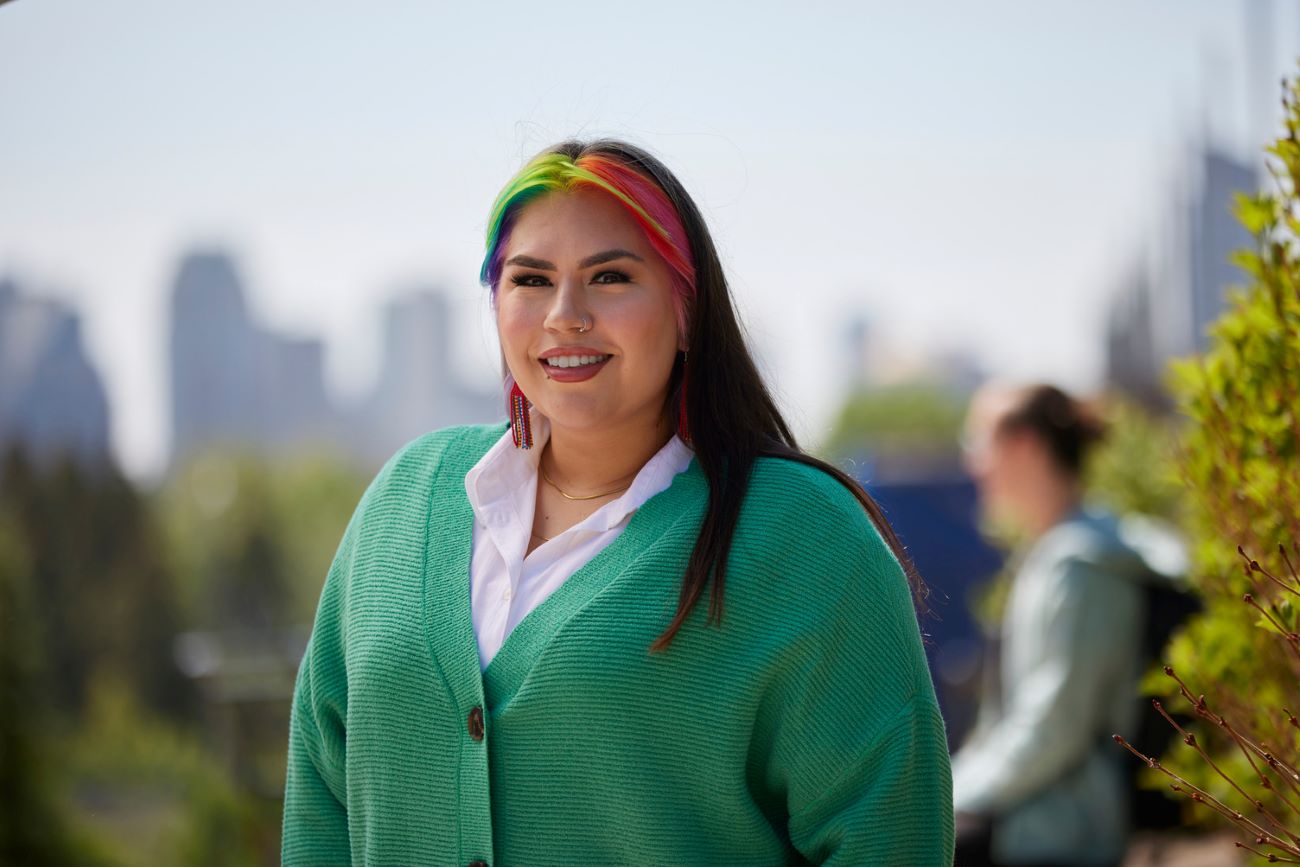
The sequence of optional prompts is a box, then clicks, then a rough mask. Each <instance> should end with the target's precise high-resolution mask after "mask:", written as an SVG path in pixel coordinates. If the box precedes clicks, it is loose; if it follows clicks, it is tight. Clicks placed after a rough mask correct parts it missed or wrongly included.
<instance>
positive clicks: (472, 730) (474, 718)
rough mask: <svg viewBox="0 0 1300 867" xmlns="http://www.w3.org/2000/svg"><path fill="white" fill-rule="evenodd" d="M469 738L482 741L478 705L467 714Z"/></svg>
mask: <svg viewBox="0 0 1300 867" xmlns="http://www.w3.org/2000/svg"><path fill="white" fill-rule="evenodd" d="M469 736H470V737H471V738H473V739H474V740H476V741H481V740H483V708H481V707H479V706H478V705H474V707H473V709H471V710H470V712H469ZM475 864H482V865H483V867H487V864H486V863H484V862H482V861H475V862H474V864H471V865H470V867H474V865H475Z"/></svg>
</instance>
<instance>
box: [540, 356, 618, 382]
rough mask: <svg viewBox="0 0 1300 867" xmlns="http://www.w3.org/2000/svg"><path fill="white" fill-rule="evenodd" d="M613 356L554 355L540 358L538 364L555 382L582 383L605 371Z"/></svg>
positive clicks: (547, 376) (548, 377)
mask: <svg viewBox="0 0 1300 867" xmlns="http://www.w3.org/2000/svg"><path fill="white" fill-rule="evenodd" d="M613 357H614V356H612V355H596V354H591V355H587V354H583V355H552V356H550V357H549V358H539V359H538V363H540V364H541V365H542V370H543V371H544V372H545V373H546V378H547V379H549V380H552V381H553V382H582V381H584V380H587V379H591V378H592V377H593V376H595V375H596V374H598V373H600V372H601V371H602V370H604V369H605V365H606V364H608V363H609V360H610V359H611V358H613Z"/></svg>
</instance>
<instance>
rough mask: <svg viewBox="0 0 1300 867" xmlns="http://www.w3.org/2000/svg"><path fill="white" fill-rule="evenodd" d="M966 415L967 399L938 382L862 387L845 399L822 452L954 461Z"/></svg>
mask: <svg viewBox="0 0 1300 867" xmlns="http://www.w3.org/2000/svg"><path fill="white" fill-rule="evenodd" d="M965 413H966V399H965V397H964V396H962V395H958V394H956V393H954V392H953V390H952V389H950V388H948V387H946V386H943V385H939V384H934V383H927V382H915V383H908V384H900V385H891V386H885V387H881V388H871V389H862V390H859V391H856V392H854V393H853V394H851V395H850V396H849V397H848V398H847V399H846V400H845V402H844V406H843V408H841V410H840V413H839V416H838V418H837V419H836V421H835V424H834V425H833V426H832V428H831V432H830V435H829V436H828V437H827V439H826V442H825V443H823V444H822V446H821V451H822V452H824V453H825V454H828V455H831V456H832V457H843V456H846V455H851V454H853V453H855V452H857V451H860V450H863V449H866V450H869V451H873V452H901V451H913V452H923V453H927V454H932V453H937V454H945V455H949V456H952V457H954V458H955V456H956V454H957V452H958V443H959V440H960V434H961V425H962V420H963V418H964V417H965Z"/></svg>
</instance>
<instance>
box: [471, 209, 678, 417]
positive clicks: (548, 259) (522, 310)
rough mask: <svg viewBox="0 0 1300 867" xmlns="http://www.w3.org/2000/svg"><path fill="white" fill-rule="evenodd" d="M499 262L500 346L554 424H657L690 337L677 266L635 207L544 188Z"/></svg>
mask: <svg viewBox="0 0 1300 867" xmlns="http://www.w3.org/2000/svg"><path fill="white" fill-rule="evenodd" d="M502 263H503V264H502V269H501V279H500V282H499V283H498V284H497V292H496V316H497V332H498V334H499V336H500V339H501V348H502V351H503V352H504V354H505V359H506V364H507V366H508V367H509V368H510V372H511V374H513V375H514V378H515V381H516V382H518V383H519V387H520V388H521V389H522V390H523V392H524V394H525V395H526V396H527V397H528V399H529V400H530V401H532V403H533V405H534V407H536V409H537V410H538V412H540V413H541V414H542V415H544V416H546V418H547V419H549V420H550V422H551V425H552V427H553V428H569V429H574V430H584V431H591V430H596V429H600V428H602V427H604V428H609V429H615V428H619V427H623V426H626V425H646V426H649V427H655V426H657V425H660V424H661V423H662V422H663V420H664V405H665V401H666V399H667V392H668V377H669V374H670V373H671V372H672V367H673V361H674V359H675V356H676V353H677V350H678V349H679V347H681V346H682V338H681V337H680V335H678V333H677V317H676V315H675V312H674V308H673V292H672V272H671V270H670V269H669V267H668V264H667V263H666V262H664V261H663V259H661V258H660V257H659V255H658V254H657V253H655V251H654V249H653V248H652V247H651V246H650V244H649V242H648V241H647V240H646V237H645V234H644V232H643V230H642V229H641V227H640V225H639V224H638V223H637V222H636V221H635V220H634V219H633V217H632V216H631V215H630V214H629V213H628V211H627V210H626V208H625V207H624V206H623V205H622V204H620V203H619V202H618V201H617V200H615V199H614V198H613V197H612V196H610V195H608V194H606V193H604V192H601V191H598V190H590V189H586V190H584V189H580V190H577V191H574V192H564V193H549V194H546V195H544V196H542V197H541V198H539V199H536V200H534V201H532V202H530V203H529V204H527V205H525V206H524V207H523V208H522V209H521V210H520V212H519V214H518V216H517V218H516V219H515V222H514V226H513V228H512V230H511V232H510V236H509V239H508V240H507V242H506V246H505V250H504V251H503V255H502ZM582 328H587V330H585V331H580V330H579V329H582Z"/></svg>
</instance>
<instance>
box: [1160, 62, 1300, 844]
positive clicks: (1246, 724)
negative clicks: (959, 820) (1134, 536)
mask: <svg viewBox="0 0 1300 867" xmlns="http://www.w3.org/2000/svg"><path fill="white" fill-rule="evenodd" d="M1297 100H1300V89H1297V87H1296V86H1294V85H1293V86H1292V88H1291V90H1290V97H1289V99H1288V100H1286V106H1287V122H1286V124H1287V125H1286V134H1285V135H1284V137H1283V138H1282V139H1281V140H1280V141H1278V142H1277V143H1276V144H1275V145H1274V146H1272V147H1271V148H1270V149H1269V152H1270V153H1271V154H1272V158H1273V162H1272V170H1273V174H1274V178H1275V180H1276V191H1275V192H1274V193H1273V194H1270V195H1259V196H1242V197H1240V199H1239V204H1238V215H1239V217H1240V219H1241V220H1242V222H1243V224H1244V225H1245V226H1246V227H1247V229H1249V230H1250V232H1251V233H1252V234H1253V235H1254V237H1255V240H1256V249H1255V250H1254V251H1250V252H1243V253H1241V254H1239V255H1238V256H1237V258H1236V261H1237V262H1238V264H1240V265H1241V266H1242V268H1243V269H1244V270H1245V272H1246V273H1247V275H1248V276H1249V285H1248V287H1247V288H1246V289H1245V290H1244V291H1237V292H1234V293H1233V295H1232V298H1231V306H1230V309H1229V311H1228V312H1227V313H1225V314H1224V316H1223V317H1222V318H1221V319H1220V320H1219V321H1218V322H1217V323H1216V324H1215V325H1214V326H1213V328H1212V337H1211V343H1210V347H1209V349H1208V351H1207V352H1206V353H1205V354H1204V355H1203V356H1201V357H1197V358H1193V359H1190V360H1186V361H1182V362H1179V363H1178V364H1177V365H1176V366H1175V368H1174V370H1173V387H1174V391H1175V393H1176V396H1177V398H1178V401H1179V404H1180V407H1181V409H1182V411H1183V412H1184V413H1185V414H1186V415H1187V416H1188V419H1189V421H1190V425H1189V427H1188V430H1187V432H1186V435H1185V437H1184V438H1183V443H1182V455H1181V463H1182V467H1183V470H1184V472H1185V476H1186V482H1187V489H1188V494H1189V499H1188V503H1187V507H1188V514H1187V526H1188V527H1189V529H1190V532H1191V534H1192V537H1193V541H1194V550H1193V557H1194V562H1195V576H1194V577H1195V581H1196V583H1197V585H1198V587H1199V589H1200V590H1201V592H1202V593H1203V594H1204V597H1205V603H1206V611H1205V613H1204V614H1203V615H1202V616H1200V617H1198V618H1197V619H1195V620H1194V621H1193V622H1192V623H1191V625H1190V626H1189V627H1188V628H1187V629H1186V630H1185V631H1184V632H1183V634H1182V635H1181V636H1179V637H1178V638H1176V639H1175V641H1174V643H1173V646H1172V647H1171V649H1170V652H1169V659H1170V663H1171V664H1172V666H1173V667H1174V669H1175V670H1176V672H1177V673H1178V674H1179V675H1180V676H1181V677H1182V678H1183V680H1184V681H1186V682H1187V684H1188V685H1189V687H1190V688H1191V689H1192V690H1193V691H1194V692H1196V693H1198V694H1199V693H1204V694H1205V696H1206V699H1207V700H1208V702H1209V706H1210V707H1211V708H1212V709H1213V710H1214V711H1215V712H1217V713H1219V714H1222V715H1223V716H1225V717H1227V718H1228V719H1229V720H1230V721H1231V723H1232V725H1234V726H1235V727H1237V728H1238V729H1240V730H1242V731H1248V732H1251V733H1252V734H1253V735H1254V736H1255V737H1257V738H1259V739H1260V740H1262V741H1264V742H1266V743H1268V744H1270V745H1271V746H1272V748H1273V749H1275V750H1276V751H1277V753H1278V755H1279V757H1281V756H1286V757H1287V759H1288V760H1289V761H1294V759H1295V757H1296V756H1297V754H1298V753H1300V729H1298V728H1297V727H1295V726H1294V725H1293V722H1294V721H1290V722H1289V721H1288V719H1287V715H1286V713H1285V712H1284V710H1283V708H1289V709H1290V710H1291V711H1296V710H1297V709H1298V708H1300V686H1298V679H1300V664H1297V658H1298V657H1297V655H1296V654H1293V653H1289V652H1288V650H1287V643H1286V642H1285V641H1282V640H1279V636H1278V635H1277V633H1276V632H1275V631H1273V630H1272V628H1271V627H1269V624H1267V623H1266V622H1265V621H1264V619H1263V617H1262V616H1261V613H1260V612H1259V611H1258V610H1256V609H1254V608H1251V607H1248V605H1246V604H1243V594H1244V593H1247V592H1251V593H1253V594H1254V595H1255V598H1256V601H1257V602H1259V603H1260V604H1261V605H1263V606H1264V607H1265V609H1268V608H1270V607H1272V610H1273V611H1274V613H1275V614H1277V613H1282V614H1283V615H1286V612H1288V611H1290V610H1291V609H1290V605H1291V603H1292V602H1294V601H1300V600H1289V601H1286V600H1285V599H1284V597H1287V596H1290V595H1293V594H1291V593H1289V592H1288V591H1286V590H1284V589H1283V588H1282V587H1281V586H1279V585H1277V584H1275V583H1274V582H1272V581H1266V580H1263V579H1262V577H1260V575H1259V573H1251V572H1250V570H1249V569H1245V570H1243V567H1244V562H1243V559H1242V558H1241V556H1240V555H1239V554H1238V553H1237V547H1238V546H1239V545H1240V546H1242V547H1243V548H1244V549H1245V551H1246V552H1247V553H1248V554H1249V556H1250V557H1252V558H1255V559H1257V560H1258V561H1260V563H1262V564H1265V566H1266V567H1268V568H1271V569H1272V571H1273V572H1274V573H1276V574H1278V575H1284V576H1289V575H1290V572H1289V570H1288V568H1287V566H1286V564H1285V558H1284V557H1283V556H1282V553H1281V552H1283V551H1285V552H1288V553H1289V556H1290V558H1291V560H1292V562H1297V561H1298V560H1300V556H1298V555H1300V547H1297V545H1298V544H1300V250H1298V249H1297V243H1298V239H1300V199H1298V198H1297V182H1298V181H1300V140H1298V137H1297V136H1298V134H1300V107H1298V106H1297ZM1297 565H1300V562H1297ZM1284 601H1286V604H1283V602H1284ZM1274 606H1276V607H1274ZM1283 620H1284V622H1286V623H1288V624H1289V627H1290V628H1291V629H1294V628H1295V626H1294V615H1293V613H1292V614H1290V615H1289V616H1283ZM1261 627H1262V628H1261ZM1149 685H1150V686H1151V687H1152V688H1153V689H1159V690H1160V691H1162V692H1164V693H1166V694H1168V695H1171V696H1176V695H1177V694H1178V692H1177V686H1176V685H1175V684H1173V683H1172V682H1171V681H1170V680H1168V679H1167V678H1165V677H1163V676H1159V675H1157V676H1155V677H1153V679H1152V680H1151V682H1150V684H1149ZM1170 706H1171V708H1173V709H1175V710H1180V711H1181V710H1185V709H1186V705H1185V704H1184V703H1183V702H1182V701H1180V700H1174V701H1171V702H1170ZM1206 728H1210V729H1216V728H1221V727H1220V726H1217V725H1216V726H1207V727H1206ZM1199 734H1200V737H1199V739H1198V740H1199V743H1200V745H1201V746H1202V747H1203V748H1204V749H1205V750H1206V752H1207V754H1208V755H1209V756H1210V757H1211V758H1212V759H1213V761H1214V762H1215V763H1216V764H1218V765H1219V767H1220V768H1222V769H1223V771H1224V772H1225V773H1226V774H1227V776H1229V777H1231V778H1232V779H1233V780H1235V781H1236V782H1237V783H1240V784H1242V785H1243V786H1244V787H1246V788H1247V789H1248V790H1250V791H1251V792H1252V798H1253V797H1258V798H1260V799H1261V800H1262V802H1263V803H1264V804H1265V805H1266V807H1267V808H1269V809H1272V810H1273V811H1275V813H1276V814H1278V815H1287V816H1290V817H1291V818H1292V819H1295V818H1296V814H1294V813H1292V812H1291V809H1290V808H1289V807H1287V806H1286V805H1285V804H1283V803H1282V802H1281V801H1280V799H1279V795H1278V794H1277V792H1276V790H1275V789H1263V788H1261V787H1260V785H1258V782H1257V779H1256V777H1257V775H1256V773H1255V772H1254V770H1253V769H1252V768H1251V767H1250V765H1249V764H1248V763H1247V760H1246V758H1245V757H1244V755H1243V753H1242V751H1241V750H1240V749H1238V747H1237V746H1236V745H1235V744H1234V743H1233V742H1232V741H1231V740H1229V739H1227V738H1224V737H1221V736H1216V735H1214V734H1209V735H1208V736H1207V732H1205V731H1201V732H1199ZM1168 758H1169V764H1170V765H1171V766H1172V767H1176V768H1177V770H1178V772H1179V773H1180V774H1181V775H1182V776H1184V777H1185V778H1186V779H1188V780H1189V781H1191V782H1192V783H1193V784H1195V785H1196V786H1199V787H1201V788H1202V789H1204V790H1205V791H1206V792H1208V793H1210V794H1211V795H1212V796H1213V797H1215V798H1218V799H1219V800H1221V801H1223V802H1224V803H1226V804H1229V805H1231V806H1233V807H1234V808H1236V809H1241V810H1243V811H1244V812H1245V813H1246V814H1248V815H1252V816H1253V815H1256V811H1255V810H1254V809H1252V807H1251V805H1250V803H1249V802H1248V801H1247V800H1246V799H1245V798H1244V797H1243V796H1242V793H1241V792H1240V791H1238V790H1237V789H1236V788H1234V786H1233V785H1232V784H1230V783H1229V782H1228V781H1227V780H1226V779H1224V777H1223V776H1222V775H1220V774H1218V773H1216V771H1215V770H1214V768H1213V767H1212V766H1210V765H1209V764H1208V763H1206V762H1204V761H1201V760H1198V758H1197V756H1196V755H1195V754H1194V753H1192V751H1191V750H1189V749H1188V748H1187V747H1184V746H1183V745H1182V742H1181V741H1178V742H1176V746H1175V747H1174V748H1173V750H1172V752H1171V755H1170V756H1169V757H1168ZM1293 796H1294V794H1293ZM1198 813H1199V815H1207V814H1208V811H1204V810H1202V811H1198ZM1210 815H1212V814H1210ZM1292 826H1293V829H1297V830H1300V823H1296V822H1292Z"/></svg>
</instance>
